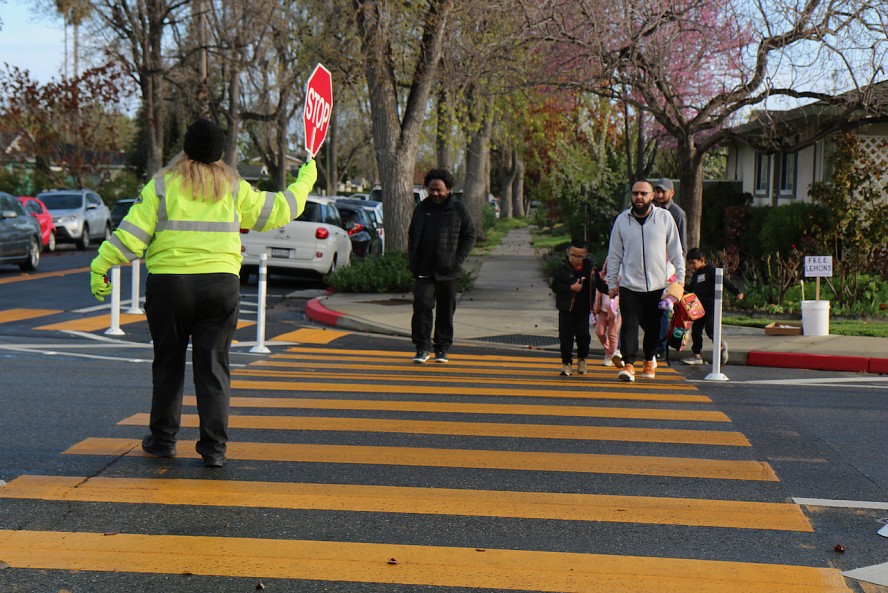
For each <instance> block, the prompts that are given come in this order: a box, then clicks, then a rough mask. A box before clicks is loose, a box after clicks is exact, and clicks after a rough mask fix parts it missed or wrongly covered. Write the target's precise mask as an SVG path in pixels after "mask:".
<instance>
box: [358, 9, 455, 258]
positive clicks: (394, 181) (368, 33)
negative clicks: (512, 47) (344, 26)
mask: <svg viewBox="0 0 888 593" xmlns="http://www.w3.org/2000/svg"><path fill="white" fill-rule="evenodd" d="M353 1H354V7H355V9H356V10H357V23H358V32H359V34H360V36H361V49H362V52H363V56H364V68H365V75H366V77H367V87H368V90H369V94H370V108H371V113H372V123H373V140H374V144H375V146H376V161H377V165H378V167H379V174H380V181H381V183H382V201H383V207H384V208H385V212H386V248H389V247H391V249H394V250H397V251H406V250H407V232H408V229H409V226H410V220H411V217H412V214H413V209H414V207H415V204H414V201H413V172H414V163H415V162H416V155H417V153H418V151H419V136H420V134H421V133H422V124H423V119H424V115H425V106H426V104H427V103H428V100H429V96H430V95H431V90H432V85H433V84H434V82H435V79H436V77H437V69H438V63H439V62H440V60H441V53H442V48H443V45H444V34H445V31H446V30H447V21H448V16H449V14H450V11H451V10H452V7H453V2H454V0H431V1H430V2H429V8H428V12H427V13H426V15H425V17H424V21H423V23H424V24H423V34H422V41H421V43H420V50H419V55H418V58H417V62H416V64H415V68H413V70H412V72H413V78H412V80H411V81H410V90H409V93H408V96H407V101H406V104H405V106H404V108H403V109H401V108H400V107H399V104H398V88H399V85H398V83H397V80H396V79H395V72H394V69H393V68H392V64H393V63H394V62H395V59H394V54H393V50H392V47H391V45H390V39H389V38H388V36H387V35H388V33H387V25H386V23H385V22H384V20H385V19H384V18H383V16H384V15H383V14H382V13H383V11H385V10H386V9H387V8H388V6H387V5H386V4H385V3H380V2H378V0H353ZM401 113H403V117H402V116H401ZM388 221H391V223H389V222H388Z"/></svg>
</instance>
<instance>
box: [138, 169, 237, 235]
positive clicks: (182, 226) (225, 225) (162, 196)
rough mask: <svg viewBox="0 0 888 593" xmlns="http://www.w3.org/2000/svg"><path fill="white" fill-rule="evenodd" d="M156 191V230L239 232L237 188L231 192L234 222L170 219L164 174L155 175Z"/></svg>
mask: <svg viewBox="0 0 888 593" xmlns="http://www.w3.org/2000/svg"><path fill="white" fill-rule="evenodd" d="M154 193H155V195H156V196H157V200H158V204H157V225H156V226H155V229H154V232H155V233H159V232H161V231H197V232H202V233H238V232H240V222H239V220H238V216H237V188H235V190H234V191H233V192H232V194H231V204H232V206H233V210H234V220H233V221H232V222H204V221H199V220H170V218H169V215H168V214H167V203H166V180H165V179H164V175H163V174H158V175H156V176H155V177H154Z"/></svg>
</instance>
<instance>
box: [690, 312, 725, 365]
mask: <svg viewBox="0 0 888 593" xmlns="http://www.w3.org/2000/svg"><path fill="white" fill-rule="evenodd" d="M702 305H703V310H704V311H706V315H704V316H703V317H701V318H700V319H695V320H694V322H693V323H692V324H691V352H693V353H694V354H701V353H702V352H703V330H704V329H705V330H706V335H707V336H709V339H710V340H712V332H713V327H714V326H715V324H714V319H715V318H714V317H713V315H712V313H710V311H712V310H713V309H714V308H715V302H714V301H713V302H711V303H702ZM719 348H720V346H716V345H715V344H713V346H712V349H713V350H714V351H715V350H718V349H719Z"/></svg>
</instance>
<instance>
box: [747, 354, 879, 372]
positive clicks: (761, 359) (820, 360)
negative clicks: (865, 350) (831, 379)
mask: <svg viewBox="0 0 888 593" xmlns="http://www.w3.org/2000/svg"><path fill="white" fill-rule="evenodd" d="M874 360H885V365H886V367H888V359H876V358H869V357H867V356H833V355H827V354H804V353H795V352H762V351H753V352H750V353H749V354H748V355H747V357H746V364H747V365H748V366H757V367H779V368H786V369H811V370H814V371H845V372H851V373H866V372H872V371H870V370H869V369H870V368H871V364H872V361H874Z"/></svg>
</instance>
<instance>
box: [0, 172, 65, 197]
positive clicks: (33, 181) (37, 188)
mask: <svg viewBox="0 0 888 593" xmlns="http://www.w3.org/2000/svg"><path fill="white" fill-rule="evenodd" d="M52 187H56V185H55V182H54V181H53V179H52V178H51V177H50V176H49V175H46V174H45V173H43V172H42V171H38V170H37V169H26V168H23V167H12V168H8V169H7V168H4V169H0V191H5V192H6V193H8V194H12V195H14V196H34V195H36V194H39V193H40V192H41V191H43V190H44V189H49V188H52Z"/></svg>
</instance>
